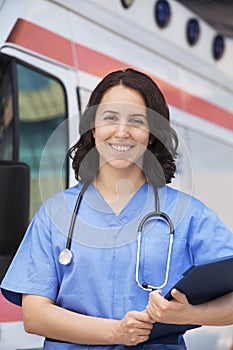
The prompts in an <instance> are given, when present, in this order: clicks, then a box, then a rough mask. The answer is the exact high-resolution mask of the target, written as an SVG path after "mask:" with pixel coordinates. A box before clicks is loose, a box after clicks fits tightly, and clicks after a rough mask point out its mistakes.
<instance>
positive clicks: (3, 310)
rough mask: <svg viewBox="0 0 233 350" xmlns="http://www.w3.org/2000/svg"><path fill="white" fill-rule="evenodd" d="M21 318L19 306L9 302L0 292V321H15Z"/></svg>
mask: <svg viewBox="0 0 233 350" xmlns="http://www.w3.org/2000/svg"><path fill="white" fill-rule="evenodd" d="M22 319H23V316H22V309H21V307H19V306H16V305H14V304H11V303H10V302H9V301H7V300H6V299H5V298H4V297H3V295H2V294H1V292H0V322H16V321H22Z"/></svg>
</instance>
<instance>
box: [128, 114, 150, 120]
mask: <svg viewBox="0 0 233 350" xmlns="http://www.w3.org/2000/svg"><path fill="white" fill-rule="evenodd" d="M130 116H131V117H143V118H145V119H147V116H146V115H145V114H143V113H132V114H130Z"/></svg>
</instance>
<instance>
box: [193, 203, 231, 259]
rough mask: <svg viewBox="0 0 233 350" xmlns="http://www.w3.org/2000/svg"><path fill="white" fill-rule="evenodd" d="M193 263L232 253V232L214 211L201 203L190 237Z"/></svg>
mask: <svg viewBox="0 0 233 350" xmlns="http://www.w3.org/2000/svg"><path fill="white" fill-rule="evenodd" d="M191 250H192V254H193V258H194V263H203V262H206V261H211V260H214V259H218V258H222V257H225V256H230V255H233V234H232V233H231V232H230V230H229V229H228V228H227V227H226V226H225V224H224V223H223V222H222V221H221V220H220V219H219V217H218V216H217V215H216V213H215V212H214V211H212V210H211V209H210V208H208V207H207V206H204V205H203V208H202V212H201V215H200V217H199V221H198V222H197V224H196V227H195V229H194V233H193V237H192V239H191Z"/></svg>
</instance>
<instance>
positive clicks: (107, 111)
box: [102, 109, 119, 114]
mask: <svg viewBox="0 0 233 350" xmlns="http://www.w3.org/2000/svg"><path fill="white" fill-rule="evenodd" d="M105 113H113V114H119V112H117V111H112V110H109V109H108V110H106V111H104V112H103V113H102V114H105Z"/></svg>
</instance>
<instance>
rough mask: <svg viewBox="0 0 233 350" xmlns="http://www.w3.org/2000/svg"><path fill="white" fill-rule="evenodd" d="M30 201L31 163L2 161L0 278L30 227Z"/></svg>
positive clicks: (0, 166)
mask: <svg viewBox="0 0 233 350" xmlns="http://www.w3.org/2000/svg"><path fill="white" fill-rule="evenodd" d="M29 202H30V169H29V166H28V165H27V164H25V163H21V162H15V161H0V281H1V279H2V277H3V276H4V274H5V272H6V269H7V268H8V265H9V264H10V261H11V260H12V258H13V256H14V254H15V253H16V250H17V248H18V246H19V244H20V242H21V240H22V238H23V236H24V233H25V231H26V229H27V226H28V223H29Z"/></svg>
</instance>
